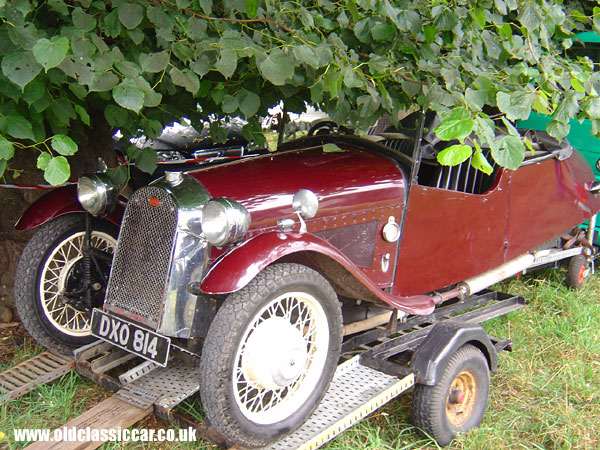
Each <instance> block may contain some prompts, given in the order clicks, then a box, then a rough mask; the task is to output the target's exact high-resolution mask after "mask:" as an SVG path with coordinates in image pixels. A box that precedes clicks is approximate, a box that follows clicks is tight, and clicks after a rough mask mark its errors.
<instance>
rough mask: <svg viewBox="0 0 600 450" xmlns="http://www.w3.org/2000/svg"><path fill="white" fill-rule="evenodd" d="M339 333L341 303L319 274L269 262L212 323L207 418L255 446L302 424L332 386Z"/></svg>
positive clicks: (204, 389)
mask: <svg viewBox="0 0 600 450" xmlns="http://www.w3.org/2000/svg"><path fill="white" fill-rule="evenodd" d="M341 336H342V325H341V311H340V306H339V302H338V299H337V296H336V294H335V292H334V291H333V289H332V288H331V286H330V285H329V283H328V282H327V281H326V280H325V279H324V278H323V277H322V276H321V275H319V274H318V273H317V272H315V271H314V270H312V269H309V268H308V267H305V266H301V265H298V264H276V265H273V266H269V267H267V268H266V269H265V270H264V271H263V272H261V273H260V274H259V275H258V276H257V277H256V278H255V279H254V280H253V281H252V282H250V284H249V285H248V286H246V287H245V288H243V289H242V290H240V291H238V292H235V293H233V294H231V295H230V296H229V297H228V298H227V299H226V301H225V303H224V304H223V306H222V307H221V308H220V309H219V311H218V312H217V315H216V317H215V319H214V321H213V322H212V324H211V326H210V330H209V332H208V336H207V338H206V342H205V344H204V348H203V350H202V360H201V369H200V395H201V399H202V405H203V408H204V411H205V413H206V417H207V419H208V420H209V422H210V424H211V425H212V426H213V427H214V428H216V430H217V431H219V432H221V433H222V434H224V435H225V436H226V437H227V438H228V439H229V440H230V441H232V442H237V443H241V444H242V445H246V446H252V447H256V446H262V445H265V444H266V443H268V442H272V441H274V440H276V439H277V438H279V437H281V436H283V435H284V434H288V433H290V432H292V431H293V430H294V429H296V428H298V427H299V426H300V425H302V424H303V423H304V422H305V421H306V419H307V418H308V417H309V416H310V414H311V413H312V412H313V411H314V409H315V408H316V407H317V405H318V404H319V402H320V401H321V398H322V397H323V395H324V394H325V391H326V390H327V387H328V386H329V382H330V381H331V378H332V376H333V373H334V371H335V368H336V367H337V362H338V358H339V352H340V345H341Z"/></svg>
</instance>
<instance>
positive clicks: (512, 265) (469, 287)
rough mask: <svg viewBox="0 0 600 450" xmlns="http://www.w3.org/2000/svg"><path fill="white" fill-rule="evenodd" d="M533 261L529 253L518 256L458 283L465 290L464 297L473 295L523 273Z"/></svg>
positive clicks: (533, 257)
mask: <svg viewBox="0 0 600 450" xmlns="http://www.w3.org/2000/svg"><path fill="white" fill-rule="evenodd" d="M534 261H535V255H533V254H531V253H525V254H524V255H521V256H518V257H516V258H515V259H511V260H510V261H508V262H505V263H504V264H502V265H501V266H498V267H496V268H494V269H492V270H488V271H487V272H484V273H482V274H480V275H476V276H474V277H472V278H469V279H468V280H465V281H463V282H462V283H460V285H461V286H464V287H465V288H466V292H465V294H464V295H465V296H468V295H472V294H475V293H477V292H479V291H482V290H484V289H485V288H488V287H490V286H491V285H492V284H495V283H498V282H500V281H502V280H505V279H507V278H510V277H512V276H514V275H516V274H518V273H520V272H523V271H524V270H525V269H527V268H528V267H530V266H532V265H533V263H534Z"/></svg>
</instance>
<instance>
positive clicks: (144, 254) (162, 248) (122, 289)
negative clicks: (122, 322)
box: [105, 187, 177, 326]
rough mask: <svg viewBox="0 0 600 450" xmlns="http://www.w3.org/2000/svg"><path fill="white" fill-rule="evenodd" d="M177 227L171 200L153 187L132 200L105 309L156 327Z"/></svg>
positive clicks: (125, 218)
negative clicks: (116, 309) (136, 317)
mask: <svg viewBox="0 0 600 450" xmlns="http://www.w3.org/2000/svg"><path fill="white" fill-rule="evenodd" d="M176 226H177V208H176V206H175V203H174V202H173V200H172V199H171V197H170V196H169V195H168V194H167V193H166V192H165V191H164V190H163V189H159V188H155V187H146V188H143V189H140V190H139V191H137V192H136V193H135V194H133V195H132V196H131V198H130V199H129V202H128V203H127V209H126V211H125V216H124V218H123V224H122V226H121V231H120V234H119V243H118V246H117V251H116V253H115V257H114V259H113V265H112V269H111V275H110V281H109V283H108V288H107V293H106V302H105V303H106V305H108V309H110V307H111V306H113V307H116V308H119V309H122V310H125V311H128V312H131V313H133V314H135V315H136V316H141V318H143V319H145V322H147V324H148V325H152V326H157V324H158V319H159V317H160V312H161V310H162V305H163V301H164V297H165V291H166V288H167V277H168V275H169V267H170V260H171V253H172V249H173V241H174V239H175V231H176Z"/></svg>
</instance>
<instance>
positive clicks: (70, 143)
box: [51, 134, 77, 156]
mask: <svg viewBox="0 0 600 450" xmlns="http://www.w3.org/2000/svg"><path fill="white" fill-rule="evenodd" d="M51 145H52V148H53V149H54V150H56V152H57V153H59V154H61V155H63V156H70V155H74V154H75V153H77V144H76V143H75V141H74V140H73V139H71V138H70V137H69V136H65V135H64V134H56V135H54V136H52V141H51Z"/></svg>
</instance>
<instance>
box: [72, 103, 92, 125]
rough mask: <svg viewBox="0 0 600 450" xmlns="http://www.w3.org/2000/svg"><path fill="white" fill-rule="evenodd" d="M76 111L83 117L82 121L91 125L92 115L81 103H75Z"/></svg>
mask: <svg viewBox="0 0 600 450" xmlns="http://www.w3.org/2000/svg"><path fill="white" fill-rule="evenodd" d="M75 112H76V113H77V115H78V116H79V118H80V119H81V121H82V122H83V123H84V124H86V125H87V126H88V127H89V126H90V115H89V114H88V112H87V111H86V110H85V109H84V108H83V106H81V105H75Z"/></svg>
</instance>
